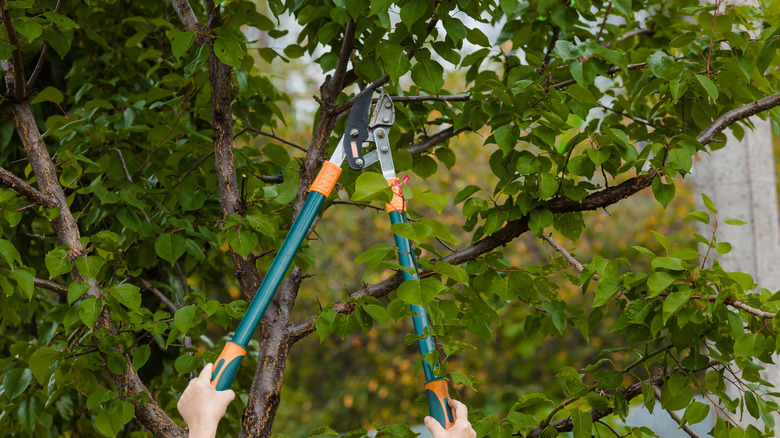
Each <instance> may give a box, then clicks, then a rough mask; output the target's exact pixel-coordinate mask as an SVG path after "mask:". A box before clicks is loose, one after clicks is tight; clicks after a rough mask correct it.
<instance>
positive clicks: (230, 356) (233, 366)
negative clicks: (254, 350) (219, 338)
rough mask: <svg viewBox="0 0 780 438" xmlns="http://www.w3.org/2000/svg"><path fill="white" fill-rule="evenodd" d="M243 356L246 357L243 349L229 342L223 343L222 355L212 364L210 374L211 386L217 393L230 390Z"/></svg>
mask: <svg viewBox="0 0 780 438" xmlns="http://www.w3.org/2000/svg"><path fill="white" fill-rule="evenodd" d="M244 356H246V350H245V349H244V348H243V347H241V346H240V345H238V344H236V343H233V342H230V341H228V342H227V343H225V348H223V349H222V353H220V355H219V358H217V361H216V363H215V364H214V370H213V371H212V372H211V386H213V387H214V388H215V389H216V390H217V391H224V390H226V389H230V385H232V384H233V379H235V378H236V372H238V366H239V365H240V364H241V359H243V358H244Z"/></svg>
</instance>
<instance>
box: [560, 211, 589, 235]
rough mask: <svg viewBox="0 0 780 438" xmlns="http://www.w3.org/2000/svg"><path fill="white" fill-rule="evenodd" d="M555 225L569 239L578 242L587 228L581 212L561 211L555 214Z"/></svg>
mask: <svg viewBox="0 0 780 438" xmlns="http://www.w3.org/2000/svg"><path fill="white" fill-rule="evenodd" d="M553 226H554V227H555V229H556V230H558V231H560V232H561V234H563V235H564V236H565V237H566V238H567V239H569V240H571V241H572V242H576V241H577V239H579V238H580V234H582V230H584V229H585V221H584V220H583V218H582V213H581V212H572V213H559V214H556V215H554V216H553Z"/></svg>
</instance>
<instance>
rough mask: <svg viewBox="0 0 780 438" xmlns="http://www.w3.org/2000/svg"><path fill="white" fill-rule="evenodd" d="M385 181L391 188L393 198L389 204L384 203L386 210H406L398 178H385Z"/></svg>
mask: <svg viewBox="0 0 780 438" xmlns="http://www.w3.org/2000/svg"><path fill="white" fill-rule="evenodd" d="M387 183H388V184H390V187H392V188H393V200H392V201H390V203H389V204H385V208H387V212H388V213H390V212H393V211H406V202H405V201H404V195H403V191H402V189H401V184H400V181H399V180H398V178H390V179H388V180H387Z"/></svg>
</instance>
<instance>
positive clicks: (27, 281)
mask: <svg viewBox="0 0 780 438" xmlns="http://www.w3.org/2000/svg"><path fill="white" fill-rule="evenodd" d="M11 276H12V277H14V279H16V284H17V285H18V286H19V290H21V291H22V293H23V294H24V296H25V297H26V298H27V299H28V300H30V299H32V296H33V293H34V292H35V279H34V277H33V276H32V274H30V273H29V272H27V271H25V270H23V269H17V270H15V271H12V272H11Z"/></svg>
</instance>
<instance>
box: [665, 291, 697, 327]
mask: <svg viewBox="0 0 780 438" xmlns="http://www.w3.org/2000/svg"><path fill="white" fill-rule="evenodd" d="M688 299H690V294H689V293H688V292H687V291H680V292H674V293H671V294H669V296H668V297H666V299H664V306H663V312H662V315H663V323H664V324H666V323H667V321H669V318H671V317H672V316H674V315H675V314H676V313H677V312H679V311H680V309H682V307H683V306H684V305H685V303H687V302H688Z"/></svg>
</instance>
